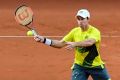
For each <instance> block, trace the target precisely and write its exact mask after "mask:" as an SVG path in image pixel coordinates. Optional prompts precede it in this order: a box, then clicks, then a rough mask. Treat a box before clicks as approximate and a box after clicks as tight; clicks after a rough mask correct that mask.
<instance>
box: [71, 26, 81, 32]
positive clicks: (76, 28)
mask: <svg viewBox="0 0 120 80" xmlns="http://www.w3.org/2000/svg"><path fill="white" fill-rule="evenodd" d="M79 30H81V29H80V27H74V28H73V29H71V31H72V32H76V31H79Z"/></svg>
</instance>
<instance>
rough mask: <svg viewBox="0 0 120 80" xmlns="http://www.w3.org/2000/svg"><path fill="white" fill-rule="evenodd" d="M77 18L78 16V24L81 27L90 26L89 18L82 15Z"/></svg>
mask: <svg viewBox="0 0 120 80" xmlns="http://www.w3.org/2000/svg"><path fill="white" fill-rule="evenodd" d="M76 18H77V22H78V26H80V27H81V28H85V27H87V26H88V22H89V20H88V19H87V18H83V17H81V16H77V17H76Z"/></svg>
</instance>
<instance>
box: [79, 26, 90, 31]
mask: <svg viewBox="0 0 120 80" xmlns="http://www.w3.org/2000/svg"><path fill="white" fill-rule="evenodd" d="M81 29H82V31H83V32H85V31H87V30H88V29H89V25H86V26H83V27H81Z"/></svg>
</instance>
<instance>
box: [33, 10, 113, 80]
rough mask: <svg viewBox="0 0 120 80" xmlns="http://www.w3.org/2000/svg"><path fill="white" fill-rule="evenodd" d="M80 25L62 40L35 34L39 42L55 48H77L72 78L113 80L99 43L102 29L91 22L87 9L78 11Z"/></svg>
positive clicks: (80, 79) (77, 18)
mask: <svg viewBox="0 0 120 80" xmlns="http://www.w3.org/2000/svg"><path fill="white" fill-rule="evenodd" d="M76 20H77V23H78V26H76V27H75V28H74V29H72V30H71V31H70V32H69V33H68V34H67V35H66V36H65V37H64V38H63V39H62V40H51V39H48V38H45V37H43V36H40V35H35V36H34V39H35V40H36V41H37V42H41V43H44V44H46V45H49V46H51V47H54V48H62V47H64V46H65V48H66V49H68V50H71V49H75V59H74V64H73V66H72V80H87V79H88V77H89V76H91V77H92V78H93V80H111V79H110V76H109V74H108V72H107V70H106V68H105V64H104V62H103V61H102V60H101V57H100V52H99V50H100V49H99V45H100V42H101V34H100V31H99V30H98V29H97V28H95V27H94V26H92V25H90V24H89V20H90V13H89V11H88V10H87V9H81V10H79V11H78V12H77V15H76Z"/></svg>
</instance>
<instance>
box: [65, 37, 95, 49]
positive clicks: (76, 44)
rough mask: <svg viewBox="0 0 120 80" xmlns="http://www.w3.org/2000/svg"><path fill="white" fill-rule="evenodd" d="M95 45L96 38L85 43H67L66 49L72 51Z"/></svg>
mask: <svg viewBox="0 0 120 80" xmlns="http://www.w3.org/2000/svg"><path fill="white" fill-rule="evenodd" d="M95 43H96V40H95V39H94V38H91V39H86V40H84V41H79V42H67V43H66V44H67V46H66V49H68V50H70V49H73V48H75V47H88V46H92V45H93V44H95Z"/></svg>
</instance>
